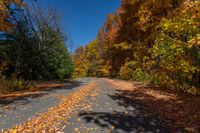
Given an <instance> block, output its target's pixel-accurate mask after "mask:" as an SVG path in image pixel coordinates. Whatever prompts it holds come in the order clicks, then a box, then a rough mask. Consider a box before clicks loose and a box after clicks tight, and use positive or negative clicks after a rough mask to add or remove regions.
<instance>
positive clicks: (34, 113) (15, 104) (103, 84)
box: [0, 78, 169, 133]
mask: <svg viewBox="0 0 200 133" xmlns="http://www.w3.org/2000/svg"><path fill="white" fill-rule="evenodd" d="M91 82H94V84H95V87H94V88H92V89H91V92H92V93H93V92H94V94H91V95H90V96H85V98H84V100H81V101H80V102H79V104H81V102H84V103H85V104H86V103H87V106H86V107H85V108H81V107H79V108H76V109H74V111H73V113H71V114H70V117H68V120H67V121H68V124H64V123H63V124H61V125H59V127H60V131H62V132H66V133H74V132H77V133H78V132H81V133H82V132H84V133H85V132H92V133H109V132H112V133H139V132H141V133H159V132H160V133H165V132H166V133H167V132H169V129H168V128H167V127H164V126H163V124H162V121H161V120H159V119H158V118H157V117H156V116H154V115H152V114H151V113H150V110H148V108H145V107H143V105H140V104H138V103H131V104H130V103H129V102H127V103H126V101H125V99H122V98H120V97H118V95H117V94H118V91H117V90H116V88H115V87H114V86H112V85H111V84H110V83H109V82H108V81H107V80H105V79H96V78H83V79H77V80H76V81H75V82H74V83H73V84H71V85H69V86H67V87H64V88H57V89H51V90H48V89H47V90H45V91H41V92H40V94H37V95H36V96H29V97H25V98H22V99H18V100H16V101H0V107H1V109H0V129H6V128H12V127H13V126H14V125H20V124H21V123H23V122H26V121H29V120H31V118H34V117H39V114H42V113H45V112H47V111H48V110H49V109H50V108H53V107H54V108H56V105H58V104H59V103H60V102H63V101H62V99H60V98H59V97H58V96H59V95H62V96H64V97H68V96H70V95H71V94H72V93H74V92H75V93H76V92H78V91H79V89H81V88H83V86H87V84H90V83H91ZM122 100H123V101H122ZM64 102H65V101H64ZM122 102H123V104H122ZM73 106H75V105H73ZM52 115H53V114H52ZM38 124H39V123H38ZM35 128H36V127H35Z"/></svg>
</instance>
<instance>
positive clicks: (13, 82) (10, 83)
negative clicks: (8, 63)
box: [0, 77, 28, 93]
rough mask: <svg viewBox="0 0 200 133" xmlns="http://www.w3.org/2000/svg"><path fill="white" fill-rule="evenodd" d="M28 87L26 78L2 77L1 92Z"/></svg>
mask: <svg viewBox="0 0 200 133" xmlns="http://www.w3.org/2000/svg"><path fill="white" fill-rule="evenodd" d="M27 87H28V84H26V83H25V81H24V80H18V79H15V78H11V79H6V78H5V77H1V78H0V93H8V92H13V91H20V90H23V89H25V88H27Z"/></svg>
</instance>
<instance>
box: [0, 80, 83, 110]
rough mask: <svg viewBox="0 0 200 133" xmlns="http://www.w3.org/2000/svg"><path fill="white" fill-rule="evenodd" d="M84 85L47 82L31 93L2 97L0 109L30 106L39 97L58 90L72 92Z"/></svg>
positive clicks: (72, 82)
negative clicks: (13, 106) (10, 106)
mask: <svg viewBox="0 0 200 133" xmlns="http://www.w3.org/2000/svg"><path fill="white" fill-rule="evenodd" d="M81 85H82V82H78V81H70V82H67V83H66V82H65V83H64V82H61V81H59V82H58V81H55V82H49V83H48V82H46V83H45V84H41V86H40V87H41V88H40V89H38V90H33V91H30V92H21V93H20V92H19V93H17V94H8V95H3V96H0V107H4V106H8V105H10V104H12V103H17V102H20V101H23V102H20V104H28V103H29V102H30V101H31V100H33V99H35V98H39V97H44V96H47V95H48V94H50V93H49V92H51V93H52V92H55V91H58V90H72V89H74V88H77V87H79V86H81Z"/></svg>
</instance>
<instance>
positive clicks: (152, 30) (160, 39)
mask: <svg viewBox="0 0 200 133" xmlns="http://www.w3.org/2000/svg"><path fill="white" fill-rule="evenodd" d="M199 7H200V2H199V0H139V1H138V0H122V2H121V5H120V7H119V8H118V9H117V10H116V11H115V12H114V13H112V14H109V15H108V16H107V19H106V21H105V23H104V25H103V26H102V27H101V28H99V32H98V34H97V36H96V38H95V39H94V40H93V41H92V42H90V43H89V44H87V45H86V46H81V47H79V48H77V49H76V51H75V53H74V55H73V61H74V67H75V69H74V72H73V77H111V78H120V79H123V80H133V81H140V82H145V83H150V84H153V85H158V86H163V87H164V88H171V89H175V90H178V91H184V92H187V93H192V94H200V93H199V92H200V23H199V22H200V8H199Z"/></svg>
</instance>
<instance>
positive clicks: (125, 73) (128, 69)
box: [119, 61, 137, 80]
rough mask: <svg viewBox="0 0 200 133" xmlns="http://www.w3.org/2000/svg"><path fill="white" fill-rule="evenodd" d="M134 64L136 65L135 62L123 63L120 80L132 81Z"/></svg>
mask: <svg viewBox="0 0 200 133" xmlns="http://www.w3.org/2000/svg"><path fill="white" fill-rule="evenodd" d="M136 64H137V63H136V62H135V61H131V62H127V63H125V65H124V66H123V67H121V69H120V72H119V75H120V78H121V79H124V80H131V79H133V73H134V71H135V70H136Z"/></svg>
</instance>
